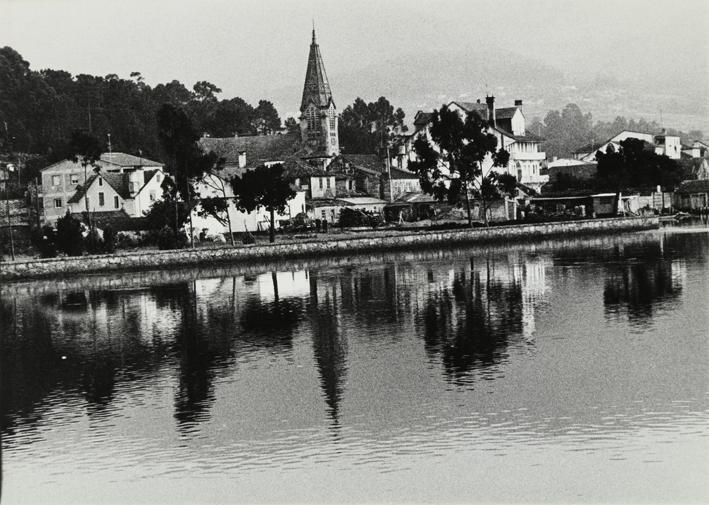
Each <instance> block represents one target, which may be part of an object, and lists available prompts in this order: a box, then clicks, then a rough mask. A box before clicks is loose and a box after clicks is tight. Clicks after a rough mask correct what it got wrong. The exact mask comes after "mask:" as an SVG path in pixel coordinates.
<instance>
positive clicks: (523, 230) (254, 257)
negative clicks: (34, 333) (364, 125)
mask: <svg viewBox="0 0 709 505" xmlns="http://www.w3.org/2000/svg"><path fill="white" fill-rule="evenodd" d="M658 227H659V219H658V218H657V217H624V218H612V219H590V220H583V221H568V222H555V223H540V224H525V225H512V226H499V227H492V228H473V229H466V230H453V231H427V232H418V233H415V234H404V233H401V232H398V233H396V232H395V233H391V234H383V235H381V236H376V237H367V238H356V237H353V238H347V239H342V240H331V241H305V242H292V243H279V244H269V245H252V246H243V247H223V248H215V249H182V250H173V251H145V252H131V253H123V254H114V255H101V256H82V257H75V258H50V259H37V260H30V261H21V262H14V263H0V280H13V279H22V278H38V277H52V276H66V275H80V274H87V273H96V272H110V271H119V270H127V271H135V270H147V269H163V268H164V269H172V268H175V267H181V266H199V265H207V264H216V263H240V262H263V261H274V260H282V259H288V258H303V257H315V256H333V255H343V254H352V253H357V252H366V251H381V250H398V249H412V250H413V249H415V248H421V247H441V246H447V245H450V246H452V245H458V244H476V243H489V242H505V241H519V240H540V239H543V238H547V237H553V236H569V235H578V234H605V233H615V232H624V231H634V230H644V229H652V228H658Z"/></svg>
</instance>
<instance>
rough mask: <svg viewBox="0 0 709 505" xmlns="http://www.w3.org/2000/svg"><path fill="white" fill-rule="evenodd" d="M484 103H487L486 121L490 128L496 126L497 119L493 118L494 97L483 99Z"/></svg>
mask: <svg viewBox="0 0 709 505" xmlns="http://www.w3.org/2000/svg"><path fill="white" fill-rule="evenodd" d="M485 102H487V121H488V123H489V124H490V126H492V127H496V126H497V118H496V117H495V97H494V96H487V97H485Z"/></svg>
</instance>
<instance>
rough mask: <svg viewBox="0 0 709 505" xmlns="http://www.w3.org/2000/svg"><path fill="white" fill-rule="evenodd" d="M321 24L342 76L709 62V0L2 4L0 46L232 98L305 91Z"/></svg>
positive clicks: (49, 62)
mask: <svg viewBox="0 0 709 505" xmlns="http://www.w3.org/2000/svg"><path fill="white" fill-rule="evenodd" d="M313 19H314V20H315V24H316V29H317V34H318V41H319V42H320V44H321V50H322V53H323V57H324V59H325V64H326V67H327V70H328V73H329V74H330V76H331V78H332V76H333V75H338V74H341V75H345V74H349V73H351V71H352V70H353V69H357V68H360V67H364V66H367V65H370V64H371V63H372V62H374V61H376V60H382V59H390V58H396V57H399V56H400V57H402V58H411V57H415V56H414V55H415V54H416V53H417V52H419V51H426V50H429V49H437V50H444V51H448V50H451V51H458V52H460V51H461V50H462V51H464V50H465V49H466V48H476V47H480V46H485V45H492V46H494V47H497V48H501V49H504V50H506V51H512V52H516V53H519V54H521V55H523V56H525V57H532V58H536V59H538V60H540V61H543V62H545V63H549V64H550V65H553V66H554V67H557V68H561V69H563V70H564V72H566V73H567V74H569V75H575V74H589V75H593V74H597V73H598V72H599V71H601V70H602V69H603V66H604V62H606V61H608V60H609V59H615V60H616V61H617V60H618V58H620V59H621V60H623V59H627V60H628V65H629V71H631V72H634V73H637V72H650V71H652V72H662V71H663V69H664V68H665V67H664V62H668V61H672V62H674V64H673V66H672V67H671V69H672V70H671V71H673V72H674V71H676V69H677V68H678V66H677V64H679V68H681V67H682V66H683V65H695V66H696V65H697V64H701V65H703V68H706V65H707V59H708V54H709V1H707V0H642V1H638V0H627V1H626V0H614V1H609V0H586V1H575V0H553V1H534V0H494V1H487V0H478V1H475V0H466V1H456V0H447V1H412V0H409V1H399V0H393V1H386V2H384V1H382V0H379V1H357V2H354V1H353V2H342V1H333V0H330V1H316V0H298V1H268V0H258V1H241V0H239V1H236V0H231V1H217V0H202V1H199V2H198V1H184V0H172V1H167V0H139V1H137V0H122V1H114V0H90V1H88V0H0V46H1V45H9V46H11V47H13V48H14V49H16V50H17V51H19V52H20V54H22V55H23V56H24V58H25V59H27V60H28V61H30V63H31V64H32V68H34V69H41V68H56V69H65V70H68V71H70V72H72V73H73V74H77V73H90V74H96V75H106V74H109V73H117V74H118V75H120V76H121V77H127V76H128V74H129V73H130V72H132V71H140V72H142V74H143V75H144V77H145V78H146V80H147V82H148V83H150V84H156V83H158V82H165V81H168V80H172V79H178V80H180V81H182V82H184V83H185V84H187V85H188V86H190V87H191V85H192V84H193V83H194V82H196V81H197V80H207V81H210V82H213V83H215V84H217V85H218V86H220V87H221V88H222V89H223V90H224V94H223V95H222V97H229V96H235V95H238V96H242V97H244V98H247V99H251V100H253V99H254V98H259V97H263V98H268V96H263V90H268V89H274V88H277V87H282V86H287V85H295V86H296V87H299V86H301V82H302V79H303V77H304V74H305V66H306V59H307V53H308V45H309V42H310V30H311V23H312V20H313ZM638 55H643V56H645V58H641V59H642V62H640V63H637V64H635V63H634V61H636V60H637V59H638V58H637V56H638ZM648 58H649V59H648ZM648 62H650V63H648ZM652 62H656V65H657V66H656V67H655V68H652V69H651V68H648V67H649V66H651V64H652ZM616 68H617V66H616ZM695 68H696V67H695ZM382 78H386V76H382ZM707 79H708V80H709V77H708V78H707ZM299 92H300V90H298V91H297V92H296V94H297V93H299Z"/></svg>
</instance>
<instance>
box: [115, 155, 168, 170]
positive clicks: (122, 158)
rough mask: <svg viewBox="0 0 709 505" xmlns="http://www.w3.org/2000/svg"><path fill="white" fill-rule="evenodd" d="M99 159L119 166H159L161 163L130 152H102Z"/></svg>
mask: <svg viewBox="0 0 709 505" xmlns="http://www.w3.org/2000/svg"><path fill="white" fill-rule="evenodd" d="M101 161H103V162H105V163H110V164H111V165H117V166H119V167H140V166H149V167H161V166H162V165H163V164H162V163H160V162H159V161H152V160H149V159H148V158H142V157H140V156H133V155H132V154H126V153H103V154H102V155H101Z"/></svg>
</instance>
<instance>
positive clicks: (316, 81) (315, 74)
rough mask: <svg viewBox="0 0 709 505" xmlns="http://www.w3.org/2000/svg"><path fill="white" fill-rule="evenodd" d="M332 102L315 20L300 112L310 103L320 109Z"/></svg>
mask: <svg viewBox="0 0 709 505" xmlns="http://www.w3.org/2000/svg"><path fill="white" fill-rule="evenodd" d="M331 100H332V92H331V91H330V83H329V81H328V79H327V73H326V72H325V64H324V63H323V61H322V55H321V54H320V47H319V46H318V43H317V40H316V39H315V21H314V20H313V41H312V43H311V44H310V54H309V55H308V69H307V71H306V73H305V84H304V86H303V100H302V101H301V103H300V111H301V112H303V111H304V110H305V108H306V107H307V106H308V104H309V103H310V102H312V103H314V104H315V105H317V106H318V107H327V106H328V105H329V104H330V101H331Z"/></svg>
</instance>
